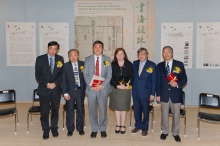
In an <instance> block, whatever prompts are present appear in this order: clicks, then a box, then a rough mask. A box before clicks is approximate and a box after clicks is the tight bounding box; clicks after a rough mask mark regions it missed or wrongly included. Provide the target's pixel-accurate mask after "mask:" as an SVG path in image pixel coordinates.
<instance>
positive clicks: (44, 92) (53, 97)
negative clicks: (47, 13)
mask: <svg viewBox="0 0 220 146" xmlns="http://www.w3.org/2000/svg"><path fill="white" fill-rule="evenodd" d="M58 50H59V44H58V43H57V42H55V41H52V42H49V43H48V50H47V52H48V53H47V54H45V55H41V56H38V57H37V59H36V64H35V77H36V80H37V81H38V83H39V85H38V89H37V93H38V95H39V98H40V108H41V117H40V120H41V126H42V129H43V131H44V134H43V139H48V138H49V132H50V130H51V131H52V135H53V137H58V136H59V133H58V131H57V129H58V126H57V124H58V112H59V105H60V98H61V73H62V68H63V67H62V66H63V63H64V61H63V57H61V56H59V55H57V54H56V53H57V52H58ZM50 110H51V127H50V126H49V120H48V117H49V112H50Z"/></svg>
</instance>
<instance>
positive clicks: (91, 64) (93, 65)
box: [90, 54, 95, 75]
mask: <svg viewBox="0 0 220 146" xmlns="http://www.w3.org/2000/svg"><path fill="white" fill-rule="evenodd" d="M90 67H91V68H92V69H93V70H92V73H93V75H95V55H94V54H93V55H92V56H91V58H90Z"/></svg>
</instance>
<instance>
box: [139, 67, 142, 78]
mask: <svg viewBox="0 0 220 146" xmlns="http://www.w3.org/2000/svg"><path fill="white" fill-rule="evenodd" d="M141 72H142V65H141V64H140V66H139V70H138V75H139V76H140V75H141Z"/></svg>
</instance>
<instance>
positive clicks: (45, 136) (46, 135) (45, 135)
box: [43, 132, 49, 140]
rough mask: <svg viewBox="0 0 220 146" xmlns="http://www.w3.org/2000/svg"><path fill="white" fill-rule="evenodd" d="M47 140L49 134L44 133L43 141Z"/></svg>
mask: <svg viewBox="0 0 220 146" xmlns="http://www.w3.org/2000/svg"><path fill="white" fill-rule="evenodd" d="M48 138H49V132H44V134H43V139H44V140H46V139H48Z"/></svg>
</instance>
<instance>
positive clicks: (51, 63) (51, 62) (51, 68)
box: [50, 58, 53, 74]
mask: <svg viewBox="0 0 220 146" xmlns="http://www.w3.org/2000/svg"><path fill="white" fill-rule="evenodd" d="M50 71H51V73H52V74H53V59H52V58H50Z"/></svg>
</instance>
